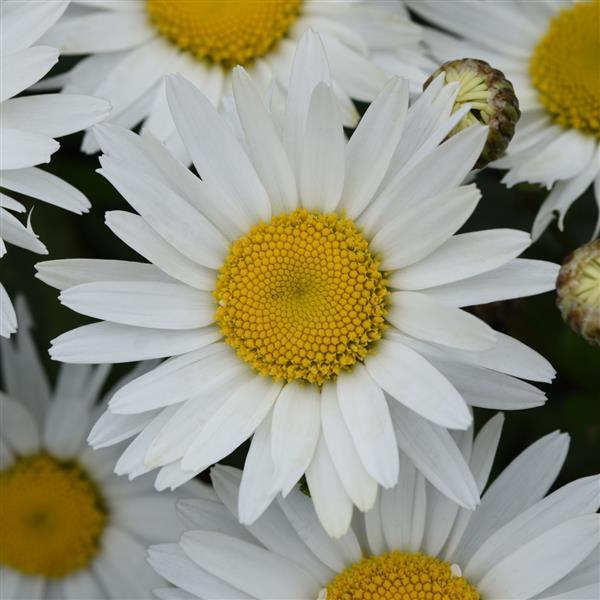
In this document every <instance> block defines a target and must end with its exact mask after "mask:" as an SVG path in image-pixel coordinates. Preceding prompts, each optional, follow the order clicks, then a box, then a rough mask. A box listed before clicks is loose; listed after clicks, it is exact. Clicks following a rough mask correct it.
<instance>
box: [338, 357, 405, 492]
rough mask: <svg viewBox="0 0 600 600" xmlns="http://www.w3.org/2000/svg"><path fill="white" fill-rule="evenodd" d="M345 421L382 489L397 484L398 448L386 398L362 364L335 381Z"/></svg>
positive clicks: (371, 473)
mask: <svg viewBox="0 0 600 600" xmlns="http://www.w3.org/2000/svg"><path fill="white" fill-rule="evenodd" d="M337 397H338V403H339V406H340V410H341V412H342V415H343V417H344V421H345V422H346V425H347V427H348V430H349V431H350V435H351V437H352V440H353V441H354V444H355V446H356V450H357V452H358V455H359V456H360V458H361V461H362V463H363V465H364V466H365V468H366V470H367V472H368V473H369V475H371V477H373V479H375V480H376V481H377V482H378V483H380V484H381V485H382V486H384V487H387V488H389V487H392V486H393V485H394V484H395V483H396V481H398V448H397V446H396V439H395V436H394V430H393V428H392V421H391V419H390V413H389V409H388V405H387V402H386V399H385V397H384V395H383V392H382V391H381V388H380V387H379V386H378V385H377V384H376V383H375V382H374V381H373V380H372V379H371V377H370V376H369V374H368V373H367V370H366V369H365V367H364V366H362V365H361V364H356V365H354V367H353V369H352V371H351V372H349V373H342V374H341V375H340V376H339V377H338V379H337Z"/></svg>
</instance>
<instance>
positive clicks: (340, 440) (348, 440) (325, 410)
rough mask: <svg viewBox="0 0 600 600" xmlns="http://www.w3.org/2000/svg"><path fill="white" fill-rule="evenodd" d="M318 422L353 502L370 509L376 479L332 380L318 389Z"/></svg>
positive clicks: (361, 507) (373, 498)
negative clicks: (359, 449)
mask: <svg viewBox="0 0 600 600" xmlns="http://www.w3.org/2000/svg"><path fill="white" fill-rule="evenodd" d="M321 426H322V428H323V436H324V438H325V442H326V443H327V448H328V450H329V454H330V456H331V459H332V461H333V463H334V465H335V468H336V471H337V474H338V476H339V478H340V481H341V482H342V485H343V486H344V489H345V490H346V493H347V494H348V496H349V497H350V498H351V500H352V502H353V503H354V504H356V506H357V507H358V508H359V509H360V510H362V511H366V510H369V509H370V508H371V507H372V506H373V504H374V502H375V498H376V497H377V482H376V481H375V480H374V479H373V478H372V477H371V476H370V475H369V473H367V470H366V469H365V467H364V465H363V464H362V461H361V459H360V457H359V455H358V452H357V450H356V446H355V445H354V442H353V440H352V436H351V435H350V432H349V431H348V427H347V426H346V423H345V422H344V417H343V416H342V413H341V410H340V407H339V403H338V399H337V392H336V386H335V384H334V383H327V382H326V383H325V384H324V385H323V389H322V391H321Z"/></svg>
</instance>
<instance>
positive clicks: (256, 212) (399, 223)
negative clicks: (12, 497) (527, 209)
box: [38, 32, 558, 534]
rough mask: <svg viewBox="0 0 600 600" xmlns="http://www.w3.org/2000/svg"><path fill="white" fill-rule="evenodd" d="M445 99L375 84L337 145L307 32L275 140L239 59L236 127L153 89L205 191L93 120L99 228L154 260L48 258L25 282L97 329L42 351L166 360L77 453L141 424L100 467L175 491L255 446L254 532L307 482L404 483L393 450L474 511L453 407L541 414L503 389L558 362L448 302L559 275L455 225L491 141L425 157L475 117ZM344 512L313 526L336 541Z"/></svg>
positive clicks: (176, 166) (358, 492) (472, 139)
mask: <svg viewBox="0 0 600 600" xmlns="http://www.w3.org/2000/svg"><path fill="white" fill-rule="evenodd" d="M457 87H458V86H457V85H454V86H453V85H450V86H446V87H443V86H442V82H441V80H437V81H436V82H434V83H432V84H431V85H430V86H429V87H428V89H427V91H426V92H425V93H424V94H423V96H422V97H421V98H420V99H419V100H418V101H417V102H416V103H415V104H414V105H413V106H412V107H411V108H410V109H408V95H409V92H408V84H407V82H406V81H404V80H399V79H393V80H391V81H390V82H389V83H388V85H387V86H386V88H385V89H384V90H383V92H382V93H381V94H380V95H379V96H378V97H377V99H376V100H375V101H374V103H373V104H372V105H371V107H370V108H369V110H368V111H367V113H366V114H365V116H364V117H363V119H362V121H361V123H360V125H359V126H358V128H357V130H356V132H355V133H354V135H353V136H352V138H351V140H350V142H349V143H346V139H345V137H344V132H343V128H342V121H341V116H340V113H339V110H338V105H337V103H336V102H335V99H334V96H333V92H332V88H331V86H330V77H329V70H328V67H327V59H326V56H325V53H324V50H323V46H322V44H321V42H320V39H319V36H318V35H316V34H314V33H312V32H308V33H307V34H306V35H305V37H303V39H302V40H301V43H300V46H299V50H298V54H297V57H296V62H295V64H294V68H293V70H292V76H291V80H290V82H289V90H290V93H289V95H288V97H287V105H286V113H285V115H284V116H283V123H282V131H281V132H280V131H279V129H278V126H277V125H276V123H275V122H274V121H273V119H272V116H271V115H270V113H269V112H268V110H267V108H266V107H265V104H264V103H263V100H262V98H261V96H260V93H259V91H258V88H257V87H256V86H255V85H254V83H253V82H252V80H251V79H250V77H249V76H248V74H247V73H246V72H245V71H244V70H243V69H242V68H241V67H240V68H238V69H236V71H235V73H234V76H233V91H234V95H235V106H236V109H237V113H236V114H235V115H234V116H235V118H236V122H237V128H236V129H230V128H229V126H228V122H226V121H225V120H224V119H223V118H222V117H221V116H220V115H219V114H218V113H217V112H216V111H215V109H214V108H213V107H212V105H211V103H210V102H209V101H208V99H207V98H206V97H205V96H203V95H202V93H201V92H199V91H198V90H197V88H195V87H194V86H193V85H191V84H190V83H189V82H188V81H187V80H186V79H185V78H183V77H180V76H171V77H169V79H168V81H167V88H166V89H167V97H168V99H169V104H170V107H171V110H172V113H173V118H174V120H175V122H176V124H177V127H178V131H179V133H180V135H181V136H182V139H183V141H184V142H185V144H186V146H187V149H188V150H189V153H190V156H192V158H193V160H194V165H195V167H196V169H197V171H198V173H199V174H200V176H201V179H200V178H199V177H197V176H196V175H194V174H193V173H192V172H190V171H188V170H187V169H186V168H185V167H184V166H183V165H182V164H181V163H179V162H177V161H176V160H175V159H174V158H173V157H172V156H171V155H170V154H169V153H168V152H167V150H166V149H165V148H164V147H163V146H161V145H160V143H158V142H157V141H156V140H155V139H153V138H152V137H150V136H142V137H140V136H138V135H136V134H134V133H132V132H130V131H128V130H126V129H122V128H117V127H115V126H113V125H110V126H109V125H102V126H99V128H98V129H97V135H98V138H99V140H100V143H101V146H102V149H103V151H104V152H105V154H104V156H102V157H101V159H100V162H101V164H102V169H101V170H100V172H101V173H102V174H103V175H104V176H105V177H106V178H107V179H108V180H109V181H110V182H111V183H112V184H113V185H114V186H115V187H116V188H117V189H118V190H119V192H121V193H122V194H123V196H124V197H125V198H126V200H127V201H128V202H129V203H130V204H131V206H132V207H134V209H135V210H136V211H137V212H138V214H134V213H130V212H123V211H115V212H109V213H108V214H107V215H106V222H107V224H108V226H109V227H110V229H111V230H112V231H113V232H114V233H115V234H116V235H117V236H118V237H120V238H121V239H122V240H123V241H125V242H126V243H127V244H128V245H129V246H131V247H132V248H133V249H135V250H136V251H137V252H139V253H140V254H141V255H142V256H144V257H145V258H147V259H148V260H149V261H150V262H151V264H145V263H135V262H110V261H102V260H92V261H89V260H60V261H50V262H47V263H42V264H40V265H38V269H39V273H38V277H40V278H41V279H42V280H43V281H45V282H47V283H49V284H50V285H53V286H55V287H57V288H59V289H61V290H62V292H61V294H60V300H61V302H62V303H63V304H64V305H65V306H67V307H69V308H71V309H73V310H76V311H78V312H80V313H82V314H85V315H89V316H91V317H95V318H98V319H102V320H103V322H101V323H96V324H92V325H88V326H84V327H82V328H79V329H76V330H74V331H71V332H68V333H66V334H64V335H62V336H60V337H59V338H57V339H56V340H54V342H53V347H52V349H51V355H52V357H53V358H55V359H57V360H62V361H67V362H108V361H110V362H120V361H131V360H141V359H146V358H157V357H169V356H170V357H173V358H171V359H170V360H168V361H166V362H164V363H162V364H161V365H160V366H158V367H157V368H156V369H154V370H153V371H152V372H150V373H148V374H147V375H145V376H143V377H140V378H139V379H137V380H136V381H133V382H132V383H130V384H128V385H127V386H125V387H124V388H122V389H121V390H120V391H119V392H118V393H117V394H115V395H114V396H113V398H112V399H111V401H110V406H109V410H108V412H107V413H106V415H105V416H104V417H103V418H102V419H101V420H100V421H99V422H98V424H97V425H96V427H95V428H94V430H93V431H92V433H91V437H90V442H91V443H92V445H97V444H98V443H103V444H105V443H108V442H110V441H111V439H112V437H113V436H114V435H116V434H117V432H119V435H120V434H125V433H127V434H128V435H130V436H133V435H136V434H137V437H136V439H135V440H134V441H133V442H132V443H131V445H130V446H129V448H128V449H127V451H126V452H125V453H124V454H123V456H122V457H121V459H120V460H119V462H118V463H117V467H116V470H117V472H118V473H128V474H129V475H130V476H135V475H137V474H139V473H144V472H146V471H149V470H151V469H153V468H157V467H160V472H159V474H158V477H157V486H158V488H159V489H164V488H167V487H171V488H173V487H176V486H177V485H179V484H180V483H182V482H184V481H186V480H188V479H190V478H192V477H194V476H195V475H196V474H197V473H199V472H201V471H203V470H204V469H206V468H207V467H209V466H210V465H212V464H213V463H215V462H216V461H218V460H220V459H222V458H223V457H225V456H227V455H228V454H229V453H230V452H231V451H232V450H234V449H235V448H236V447H237V446H239V445H240V444H241V443H242V442H243V441H244V440H246V439H248V438H249V437H250V436H252V435H253V434H254V437H253V441H252V445H251V447H250V452H249V454H248V458H247V461H246V469H245V480H244V483H243V493H242V495H241V497H240V501H241V506H240V516H241V518H242V520H243V521H244V522H252V521H253V520H254V519H256V518H257V517H258V516H259V515H260V514H261V513H262V511H263V510H264V509H265V508H266V506H267V505H268V504H269V503H270V502H271V501H272V500H273V498H274V497H275V496H276V495H277V493H278V492H282V493H283V494H284V495H286V494H288V493H289V492H290V490H291V489H292V488H293V486H294V484H295V483H296V482H297V481H298V479H299V478H300V477H301V476H302V475H303V474H304V473H305V472H307V470H308V474H310V473H311V472H314V471H315V470H319V471H320V470H325V471H327V472H328V473H329V476H330V477H332V478H336V479H337V478H339V480H340V482H341V483H340V485H343V489H344V490H345V493H347V500H348V503H349V504H348V505H349V506H351V505H352V503H355V504H356V505H357V506H358V507H359V508H361V509H362V510H366V509H368V508H370V507H371V506H372V505H373V502H374V501H375V496H376V494H377V486H378V485H382V486H384V487H386V488H389V487H392V486H393V485H394V484H395V483H396V481H397V479H398V445H400V447H401V448H402V449H404V450H405V451H406V452H407V453H408V454H409V455H410V456H411V458H412V459H413V460H414V461H415V464H417V465H418V466H419V468H420V469H422V470H423V471H424V472H425V473H426V475H427V477H428V478H429V479H430V480H431V481H432V482H433V483H434V485H437V486H438V487H439V488H440V489H442V490H443V491H444V492H445V493H447V494H448V495H449V496H450V497H452V498H453V499H455V500H456V501H457V502H459V503H461V504H463V505H465V506H469V507H471V508H473V507H474V506H475V505H476V503H477V502H478V500H479V496H478V491H477V488H476V485H475V482H474V480H473V478H472V476H471V473H470V471H469V470H468V468H467V465H466V464H465V462H464V460H463V458H462V456H461V455H460V453H459V451H458V449H457V448H456V446H455V444H454V443H453V441H452V438H451V437H450V434H449V433H448V431H447V428H455V429H466V428H467V427H468V426H469V425H470V424H471V412H470V409H469V406H470V405H472V406H487V407H503V408H512V409H522V408H529V407H533V406H540V405H541V404H543V403H544V401H545V396H544V394H543V393H542V392H541V391H540V390H538V389H537V388H535V387H533V386H532V385H530V384H528V383H525V382H523V381H520V380H519V379H516V378H514V377H513V376H516V377H525V378H528V379H532V380H538V381H548V380H550V379H552V377H553V370H552V368H551V367H550V365H548V363H547V362H546V361H545V360H544V359H543V358H541V357H540V356H538V355H537V354H536V353H535V352H533V351H532V350H530V349H528V348H527V347H525V346H523V345H522V344H520V343H519V342H517V341H515V340H513V339H511V338H509V337H507V336H504V335H502V334H500V333H497V332H495V331H494V330H493V329H492V328H490V327H489V326H488V325H486V324H485V323H484V322H482V321H481V320H479V319H477V318H476V317H474V316H473V315H471V314H470V313H468V312H466V311H464V310H462V308H461V307H463V306H469V305H472V304H480V303H485V302H491V301H494V300H499V299H503V298H511V297H516V296H526V295H529V294H535V293H539V292H542V291H545V290H549V289H552V288H553V286H554V281H555V279H556V273H557V271H558V266H557V265H554V264H551V263H546V262H543V261H530V260H523V259H518V258H515V257H516V256H517V255H518V254H519V253H520V252H521V251H522V250H524V249H525V248H526V247H527V246H528V244H529V242H530V239H529V236H528V235H527V234H525V233H523V232H520V231H513V230H492V231H483V232H476V233H467V234H462V235H457V236H454V235H453V234H454V233H455V232H456V231H457V229H458V228H459V227H461V226H462V224H463V223H464V222H465V221H466V220H467V218H468V217H469V215H470V214H471V213H472V211H473V210H474V208H475V206H476V205H477V202H478V200H479V191H478V190H477V188H476V187H475V186H474V185H462V183H463V180H464V179H465V177H466V176H467V175H468V173H469V171H470V170H471V167H472V166H473V164H474V163H475V161H476V160H477V157H478V156H479V154H480V153H481V149H482V147H483V144H484V143H485V140H486V137H487V130H486V128H485V127H482V126H474V127H469V128H467V129H465V130H464V131H463V132H461V133H459V134H458V135H456V136H454V137H452V138H451V139H449V140H448V141H446V142H444V143H443V144H441V145H439V143H440V142H441V141H442V140H444V139H445V138H446V136H447V134H448V132H449V131H451V130H452V128H453V127H454V126H455V125H456V123H457V122H458V121H459V120H460V119H461V118H462V117H463V116H464V114H465V112H464V111H466V110H468V109H469V107H468V106H467V107H465V109H464V110H461V111H458V112H456V113H454V114H451V110H452V105H453V103H454V98H455V95H456V92H457ZM236 133H237V135H236ZM115 423H120V424H119V425H117V428H116V429H113V425H114V424H115ZM346 516H347V517H348V519H347V520H346V522H345V523H342V524H341V525H340V523H337V524H335V526H334V525H332V524H328V525H326V526H328V527H329V526H331V527H332V529H331V531H333V532H335V533H338V534H339V533H341V532H343V530H345V528H346V527H347V526H348V524H349V514H346ZM338 527H340V528H341V530H342V531H341V532H340V531H339V530H338V529H337V528H338Z"/></svg>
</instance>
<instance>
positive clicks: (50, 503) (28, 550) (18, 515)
mask: <svg viewBox="0 0 600 600" xmlns="http://www.w3.org/2000/svg"><path fill="white" fill-rule="evenodd" d="M105 524H106V510H105V508H104V503H103V501H102V498H101V497H100V494H99V492H98V489H97V488H96V485H95V484H94V483H93V482H92V481H91V480H90V478H89V477H88V476H87V474H86V473H85V471H84V470H83V469H82V468H81V467H80V466H79V465H77V464H76V463H74V462H65V461H60V460H57V459H55V458H53V457H51V456H49V455H47V454H35V455H33V456H28V457H24V458H20V459H19V460H17V462H16V463H15V464H13V465H12V466H11V467H10V468H9V469H6V470H5V471H2V472H1V473H0V564H2V565H6V566H8V567H10V568H12V569H14V570H16V571H20V572H21V573H26V574H27V575H41V576H44V577H53V578H57V577H65V576H66V575H69V574H70V573H72V572H73V571H76V570H78V569H82V568H84V567H86V566H87V565H88V564H89V563H90V561H91V560H92V558H93V556H94V555H95V554H96V552H97V551H98V549H99V547H100V536H101V534H102V531H103V530H104V526H105Z"/></svg>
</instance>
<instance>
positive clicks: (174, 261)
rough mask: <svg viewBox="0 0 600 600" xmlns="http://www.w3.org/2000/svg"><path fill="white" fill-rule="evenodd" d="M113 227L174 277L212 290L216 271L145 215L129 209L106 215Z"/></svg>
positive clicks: (136, 249)
mask: <svg viewBox="0 0 600 600" xmlns="http://www.w3.org/2000/svg"><path fill="white" fill-rule="evenodd" d="M105 220H106V224H107V225H108V227H109V229H110V230H111V231H112V232H113V233H114V234H115V235H116V236H117V237H119V238H120V239H122V240H123V241H124V242H125V243H126V244H127V245H128V246H129V247H130V248H133V250H135V251H136V252H139V253H140V254H141V255H142V256H143V257H144V258H146V259H148V260H149V261H150V262H151V263H153V264H155V265H156V266H158V267H159V268H160V269H161V270H162V271H164V272H165V273H167V275H170V276H171V277H173V278H174V279H177V280H179V281H181V282H182V283H187V284H188V285H191V286H192V287H195V288H198V289H200V290H207V291H211V290H212V289H213V288H214V286H215V281H216V272H215V271H213V270H211V269H208V268H206V267H203V266H202V265H199V264H198V263H196V262H194V261H193V260H190V259H189V258H188V257H187V256H184V255H183V254H181V252H179V251H178V250H176V249H175V248H174V247H173V246H172V245H171V244H169V243H168V242H167V241H165V240H164V239H163V238H162V237H161V236H160V235H159V234H158V233H157V232H156V231H155V230H154V229H153V228H152V227H150V225H148V223H147V222H146V221H144V219H143V218H142V217H140V216H138V215H136V214H133V213H129V212H125V211H120V210H119V211H117V210H115V211H109V212H107V213H106V215H105Z"/></svg>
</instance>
